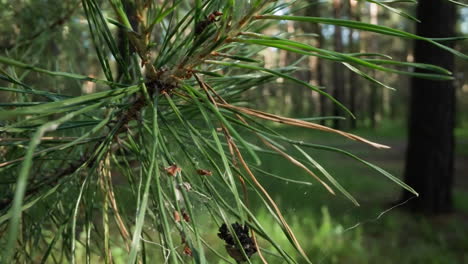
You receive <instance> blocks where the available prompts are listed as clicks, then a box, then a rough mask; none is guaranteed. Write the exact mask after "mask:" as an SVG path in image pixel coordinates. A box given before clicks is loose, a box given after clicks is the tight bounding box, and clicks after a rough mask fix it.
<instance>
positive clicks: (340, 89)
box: [333, 0, 345, 129]
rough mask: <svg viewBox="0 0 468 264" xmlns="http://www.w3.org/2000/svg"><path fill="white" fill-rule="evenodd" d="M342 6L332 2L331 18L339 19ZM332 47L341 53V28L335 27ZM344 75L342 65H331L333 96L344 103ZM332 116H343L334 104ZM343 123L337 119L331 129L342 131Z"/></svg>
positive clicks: (335, 1) (336, 0) (337, 0)
mask: <svg viewBox="0 0 468 264" xmlns="http://www.w3.org/2000/svg"><path fill="white" fill-rule="evenodd" d="M342 9H343V4H342V3H341V0H333V16H334V17H335V18H337V19H340V18H341V13H342ZM333 46H334V50H335V51H336V52H343V36H342V28H341V27H338V26H335V34H334V38H333ZM344 85H345V83H344V75H343V68H342V65H341V64H339V63H333V96H334V97H335V98H336V99H337V100H338V101H340V102H342V103H344V99H345V98H344V97H345V88H344ZM333 115H335V116H340V115H343V111H342V110H341V109H340V107H339V106H338V105H336V104H334V105H333ZM342 126H343V123H342V121H341V120H339V119H333V127H334V128H336V129H342Z"/></svg>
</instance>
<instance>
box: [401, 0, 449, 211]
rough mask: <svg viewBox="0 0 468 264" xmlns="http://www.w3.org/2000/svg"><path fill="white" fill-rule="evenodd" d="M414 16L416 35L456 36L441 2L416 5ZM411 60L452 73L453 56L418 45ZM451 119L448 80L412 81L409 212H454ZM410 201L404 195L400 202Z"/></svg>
mask: <svg viewBox="0 0 468 264" xmlns="http://www.w3.org/2000/svg"><path fill="white" fill-rule="evenodd" d="M417 17H418V18H419V19H420V20H421V21H422V23H418V24H417V29H416V31H417V34H418V35H420V36H424V37H450V36H454V35H455V18H456V10H455V7H454V5H453V4H452V3H449V2H448V1H446V0H425V1H420V2H419V5H418V10H417ZM414 57H415V61H416V62H420V63H430V64H435V65H438V66H441V67H444V68H446V69H448V70H450V71H452V70H453V68H454V58H453V55H452V54H450V53H448V52H446V51H444V50H442V49H440V48H437V47H435V46H434V45H431V44H428V43H426V42H423V41H416V42H415V46H414ZM420 72H422V71H420ZM454 116H455V88H454V86H453V83H452V82H451V81H444V82H441V81H439V82H437V81H430V80H423V79H418V78H413V79H412V82H411V98H410V115H409V135H408V136H409V138H408V149H407V154H406V167H405V181H406V183H408V184H409V185H410V186H412V187H413V188H414V189H415V190H416V191H417V192H419V194H420V197H419V198H418V199H413V200H411V201H410V204H409V206H410V208H411V209H412V211H417V212H423V213H427V214H441V213H447V212H450V211H451V210H452V209H453V203H452V185H453V171H454V136H453V128H454ZM411 196H412V194H410V193H408V192H404V193H403V200H406V199H408V198H409V197H411Z"/></svg>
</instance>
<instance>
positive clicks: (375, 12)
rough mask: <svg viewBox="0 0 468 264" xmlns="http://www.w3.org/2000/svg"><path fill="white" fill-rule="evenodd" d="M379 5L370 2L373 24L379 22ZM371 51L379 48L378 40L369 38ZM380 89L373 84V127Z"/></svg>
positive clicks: (374, 126) (375, 122) (371, 110)
mask: <svg viewBox="0 0 468 264" xmlns="http://www.w3.org/2000/svg"><path fill="white" fill-rule="evenodd" d="M378 15H379V7H378V5H376V4H370V22H371V24H374V25H377V24H378V22H379V21H378ZM369 41H370V42H371V43H370V49H371V52H377V51H378V50H379V46H378V42H377V41H378V40H377V39H373V38H369ZM371 75H372V77H375V75H376V71H375V70H372V72H371ZM379 91H380V87H376V85H375V84H371V87H370V98H369V99H370V102H369V108H370V109H369V114H370V125H371V127H372V128H376V127H377V115H378V102H379Z"/></svg>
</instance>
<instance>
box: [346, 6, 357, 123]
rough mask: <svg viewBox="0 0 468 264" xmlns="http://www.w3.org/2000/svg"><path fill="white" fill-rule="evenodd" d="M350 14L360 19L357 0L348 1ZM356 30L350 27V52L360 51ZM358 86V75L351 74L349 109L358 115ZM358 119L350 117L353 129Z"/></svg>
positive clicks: (353, 18)
mask: <svg viewBox="0 0 468 264" xmlns="http://www.w3.org/2000/svg"><path fill="white" fill-rule="evenodd" d="M348 16H349V18H350V19H352V20H356V21H360V16H359V3H358V2H357V1H356V0H349V2H348ZM354 32H355V31H354V30H353V29H352V28H350V29H349V36H348V45H349V52H350V53H353V52H359V49H360V48H359V43H360V41H357V42H355V41H354V38H353V37H354V36H353V35H354ZM357 86H358V80H357V76H356V75H355V74H353V73H351V74H349V93H348V98H349V110H350V111H351V112H352V113H353V114H354V115H355V116H357V107H356V93H357V89H356V88H357ZM356 120H357V119H356V118H350V123H349V126H350V128H351V129H356V127H357V121H356Z"/></svg>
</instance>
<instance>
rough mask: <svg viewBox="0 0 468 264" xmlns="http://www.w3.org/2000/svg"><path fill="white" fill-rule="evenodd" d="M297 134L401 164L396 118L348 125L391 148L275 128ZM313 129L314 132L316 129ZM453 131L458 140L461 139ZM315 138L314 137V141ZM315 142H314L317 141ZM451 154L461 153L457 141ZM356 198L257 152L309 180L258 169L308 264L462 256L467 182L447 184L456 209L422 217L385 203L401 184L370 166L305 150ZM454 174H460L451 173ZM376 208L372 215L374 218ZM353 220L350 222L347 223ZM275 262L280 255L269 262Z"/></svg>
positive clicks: (457, 259) (266, 164)
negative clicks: (367, 124) (265, 173)
mask: <svg viewBox="0 0 468 264" xmlns="http://www.w3.org/2000/svg"><path fill="white" fill-rule="evenodd" d="M279 130H280V131H281V132H282V133H283V134H287V135H288V136H290V137H293V138H296V139H298V140H304V141H307V142H314V143H322V144H326V145H332V146H336V147H340V148H343V149H345V150H348V151H350V152H352V153H354V154H357V155H359V156H361V157H362V158H364V159H366V160H368V161H370V162H372V163H374V164H376V165H378V166H380V167H381V168H383V169H385V170H387V171H389V172H390V173H392V174H393V175H395V176H398V177H401V176H402V173H403V165H404V163H403V162H404V147H405V133H406V132H405V130H404V129H403V126H402V123H401V122H400V123H394V124H392V123H385V124H384V125H383V126H382V127H380V128H378V129H377V130H375V131H372V130H369V129H359V130H356V131H353V133H356V134H358V135H362V136H364V137H366V136H368V135H369V136H370V138H371V139H373V140H376V141H377V142H383V143H387V144H389V145H391V146H392V147H393V149H391V150H374V149H371V148H369V147H367V146H362V144H359V143H356V142H351V141H349V140H343V139H340V138H339V137H336V136H333V135H327V134H325V133H321V132H310V131H306V130H302V129H286V128H281V127H280V128H279ZM319 134H320V135H319ZM465 136H466V135H465V134H464V133H463V131H460V130H457V139H458V142H463V140H466V138H465ZM318 139H319V140H318ZM318 141H320V142H318ZM457 150H458V151H457V156H458V157H459V158H463V157H464V158H466V157H467V156H464V155H465V154H464V152H463V151H459V150H460V148H459V146H457ZM308 153H309V154H310V155H311V156H312V157H313V158H314V159H316V160H317V161H319V162H320V163H321V164H322V165H323V166H324V167H325V168H326V169H327V170H328V171H329V172H330V173H331V174H332V175H333V176H334V177H336V178H337V180H339V182H340V183H341V184H342V185H343V186H344V187H345V188H346V189H347V190H349V191H350V193H351V194H352V195H354V196H355V197H356V198H357V200H358V201H359V202H360V203H361V206H360V207H355V206H354V205H353V204H352V203H351V202H350V201H349V200H347V199H346V198H345V197H344V196H343V195H339V194H338V195H337V196H332V195H330V194H329V193H328V192H327V191H326V190H325V189H324V188H323V187H322V186H320V185H319V184H317V183H316V182H314V180H313V179H312V178H311V177H310V176H308V175H306V174H305V173H304V172H302V171H301V170H300V169H298V168H296V167H294V166H293V165H291V164H289V163H288V162H286V161H283V160H282V158H281V157H278V156H275V155H269V154H265V155H263V156H262V157H261V158H262V160H263V166H262V167H263V169H264V170H266V171H268V172H270V173H274V174H277V175H281V176H285V177H288V178H291V179H294V180H298V181H309V182H311V183H313V185H311V186H308V185H300V184H296V183H294V182H285V181H282V180H279V179H275V178H272V177H270V176H261V177H260V180H261V182H262V184H264V186H265V187H266V189H267V190H268V191H269V192H270V193H271V194H273V196H274V197H275V199H276V201H277V202H278V203H279V205H280V207H281V208H282V209H283V211H284V212H285V214H286V218H287V219H288V220H289V221H290V224H291V226H292V228H293V230H294V231H295V232H296V234H298V237H299V240H300V241H301V242H302V243H303V246H304V248H305V250H306V251H307V252H308V254H310V256H311V258H312V260H314V261H315V263H389V264H390V263H408V264H409V263H466V261H468V253H467V252H468V226H467V225H466V224H465V223H466V217H467V215H468V196H467V195H466V189H467V188H468V186H466V183H465V186H463V185H457V186H455V195H454V198H455V208H456V210H457V213H455V214H452V215H447V216H441V217H439V218H425V217H423V216H414V215H411V214H408V213H406V212H405V211H403V210H401V209H400V208H396V209H393V210H390V211H388V212H386V213H385V214H383V215H381V213H383V212H385V211H386V210H388V209H390V208H391V207H392V205H391V203H392V202H394V201H396V200H397V198H398V197H399V194H400V192H401V188H400V187H399V186H397V185H396V184H394V183H393V182H390V181H388V180H387V179H386V178H385V177H383V176H382V175H379V174H378V173H377V172H375V171H373V170H371V169H369V168H367V167H364V165H361V164H359V163H357V162H355V161H354V160H351V159H349V158H346V157H343V156H341V155H339V154H336V153H331V152H325V151H317V150H314V151H308ZM459 176H461V175H459ZM257 214H258V215H259V216H260V217H259V219H261V220H262V222H263V223H272V224H271V225H267V226H268V230H270V231H271V233H273V234H278V235H275V237H276V238H277V239H278V240H279V241H281V240H283V242H282V244H286V243H285V241H284V240H285V238H284V237H282V235H280V233H281V232H280V231H279V230H276V229H275V228H276V227H275V226H274V225H273V220H272V219H269V217H271V216H270V215H269V214H268V213H265V210H264V209H258V211H257ZM379 215H380V218H379ZM353 226H356V227H355V228H351V229H349V228H350V227H353ZM277 263H282V262H277Z"/></svg>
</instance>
